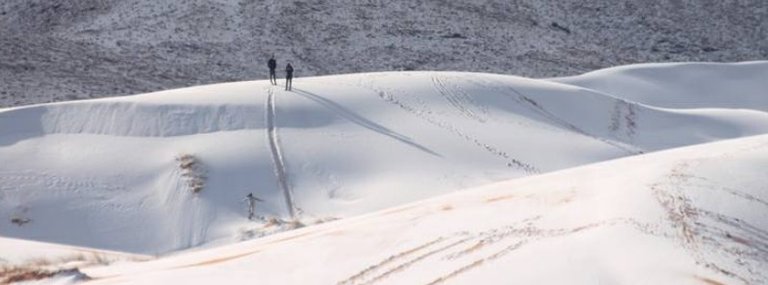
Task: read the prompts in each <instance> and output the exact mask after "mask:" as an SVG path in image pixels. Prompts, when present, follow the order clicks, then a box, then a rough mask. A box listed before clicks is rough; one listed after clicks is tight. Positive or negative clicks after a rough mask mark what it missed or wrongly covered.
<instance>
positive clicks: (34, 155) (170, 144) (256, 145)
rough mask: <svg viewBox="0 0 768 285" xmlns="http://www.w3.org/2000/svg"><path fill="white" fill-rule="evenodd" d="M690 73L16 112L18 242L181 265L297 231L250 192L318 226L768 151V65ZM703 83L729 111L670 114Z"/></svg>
mask: <svg viewBox="0 0 768 285" xmlns="http://www.w3.org/2000/svg"><path fill="white" fill-rule="evenodd" d="M685 66H686V69H680V66H679V65H666V64H665V65H642V66H630V67H625V68H621V69H616V70H606V71H601V72H598V73H593V74H587V75H584V76H582V77H576V78H558V79H553V80H533V79H526V78H520V77H514V76H504V75H493V74H476V73H456V72H406V73H371V74H353V75H340V76H325V77H313V78H299V79H296V80H295V82H294V87H295V88H294V90H293V91H292V92H286V91H283V90H282V88H281V87H280V86H276V87H272V86H270V85H269V84H268V82H265V81H254V82H238V83H226V84H217V85H208V86H201V87H193V88H185V89H178V90H171V91H164V92H157V93H151V94H143V95H136V96H128V97H120V98H109V99H99V100H87V101H77V102H69V103H55V104H44V105H35V106H28V107H18V108H11V109H4V110H0V161H2V163H0V217H2V219H3V220H2V221H0V235H1V236H3V237H12V238H22V239H29V240H37V241H45V242H53V243H63V244H70V245H77V246H87V247H93V248H100V249H108V250H116V251H124V252H131V253H138V254H153V255H154V254H164V253H170V252H174V251H178V250H183V249H190V248H198V247H200V246H215V245H220V244H226V243H231V242H235V241H239V240H245V239H251V238H254V237H259V236H261V235H265V234H269V233H272V232H275V231H280V230H283V229H286V228H291V227H294V226H295V225H291V224H280V223H277V224H276V225H275V223H274V222H269V223H266V224H265V223H261V222H251V221H248V220H247V219H246V218H245V216H246V205H245V203H244V202H243V201H242V199H243V198H244V197H245V195H246V194H247V193H249V192H253V193H255V194H256V196H257V197H259V198H261V199H264V200H265V201H264V202H263V203H259V204H258V209H257V212H258V213H257V214H259V215H261V216H264V217H266V218H270V217H278V218H281V219H284V220H290V219H292V217H291V216H294V217H293V218H296V219H298V220H300V221H301V222H303V223H305V224H313V223H317V222H323V221H327V220H331V219H336V218H345V217H349V216H353V215H358V214H363V213H369V212H371V211H375V210H380V209H384V208H387V207H392V206H396V205H401V204H403V203H406V202H413V201H416V200H420V199H424V198H429V197H434V196H436V195H440V194H445V193H450V192H453V191H456V190H462V189H466V188H470V187H475V186H480V185H483V184H487V183H491V182H497V181H503V180H508V179H513V178H519V177H524V176H530V175H535V174H540V173H545V172H550V171H555V170H561V169H566V168H570V167H575V166H579V165H585V164H589V163H594V162H599V161H605V160H610V159H614V158H620V157H625V156H631V155H637V154H641V153H646V152H649V151H656V150H662V149H667V148H672V147H679V146H686V145H693V144H699V143H705V142H712V141H716V140H721V139H728V138H737V137H742V136H750V135H756V134H763V133H768V113H766V112H765V110H766V109H767V108H768V107H766V104H765V103H766V102H765V96H764V95H765V90H768V83H766V82H765V81H764V80H762V79H763V78H761V77H760V76H756V75H755V74H756V73H757V74H766V73H768V63H766V62H755V63H742V64H727V65H712V64H688V65H685ZM640 71H642V72H640ZM705 71H706V72H705ZM688 73H693V74H694V75H685V74H688ZM654 74H656V75H654ZM696 74H704V75H706V76H702V77H701V80H702V81H705V82H706V84H710V85H712V86H718V88H719V89H711V88H706V89H703V90H704V91H707V92H709V93H706V94H707V95H706V96H707V98H709V99H708V100H707V102H710V103H711V104H704V103H701V102H699V101H695V102H693V103H691V104H690V105H685V104H683V103H685V100H678V101H677V102H676V103H675V104H674V106H673V105H672V104H666V103H663V102H667V101H665V99H664V98H672V97H673V95H674V96H677V97H674V98H697V97H696V96H698V95H697V94H699V93H700V92H702V89H701V88H697V86H699V85H697V82H696V81H695V80H680V78H681V77H693V78H695V75H696ZM718 74H723V76H718ZM673 75H677V76H673ZM622 82H624V84H626V86H627V88H622V85H621V84H622ZM638 82H641V83H642V82H645V83H647V84H646V85H645V88H646V89H642V88H640V87H638V86H637V85H638ZM648 84H653V86H648ZM582 86H584V87H582ZM654 86H655V87H654ZM707 86H709V85H707ZM641 87H642V86H641ZM589 88H594V89H589ZM643 90H647V91H643ZM658 90H676V91H675V92H673V93H670V94H671V95H670V94H668V93H663V92H657V91H658ZM685 90H692V91H690V92H689V93H686V92H685ZM717 90H725V91H728V92H717ZM734 94H738V96H741V97H737V98H752V99H750V100H751V101H748V102H749V103H743V104H741V103H739V104H737V103H733V102H736V101H738V100H736V99H734ZM718 96H719V97H718ZM660 97H663V98H660ZM718 98H720V99H718ZM745 101H747V100H746V99H745ZM660 102H661V103H660ZM722 102H726V103H724V104H719V103H722ZM584 183H587V182H584ZM591 183H597V182H596V181H593V182H591ZM489 209H490V208H489ZM11 220H14V221H16V222H17V223H22V224H21V225H16V224H14V223H11ZM24 222H26V223H24Z"/></svg>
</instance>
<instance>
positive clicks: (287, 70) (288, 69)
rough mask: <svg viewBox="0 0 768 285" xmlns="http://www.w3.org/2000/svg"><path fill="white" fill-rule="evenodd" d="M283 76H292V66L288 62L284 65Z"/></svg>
mask: <svg viewBox="0 0 768 285" xmlns="http://www.w3.org/2000/svg"><path fill="white" fill-rule="evenodd" d="M285 77H288V78H293V66H291V64H290V63H289V64H288V65H286V66H285Z"/></svg>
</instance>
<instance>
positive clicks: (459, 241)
mask: <svg viewBox="0 0 768 285" xmlns="http://www.w3.org/2000/svg"><path fill="white" fill-rule="evenodd" d="M766 166H768V136H765V135H763V136H757V137H750V138H742V139H736V140H730V141H726V142H718V143H713V144H707V145H700V146H692V147H686V148H681V149H675V150H670V151H663V152H659V153H654V154H647V155H642V156H637V157H631V158H625V159H620V160H615V161H610V162H605V163H598V164H594V165H589V166H583V167H577V168H574V169H569V170H564V171H560V172H556V173H551V174H544V175H540V176H535V177H530V178H523V179H516V180H512V181H506V182H502V183H497V184H493V185H489V186H485V187H482V188H478V189H473V190H466V191H463V192H461V193H454V194H450V195H446V196H442V197H438V198H435V199H430V200H426V201H421V202H417V203H412V204H407V205H403V206H400V207H396V208H391V209H388V210H385V211H381V212H377V213H374V214H370V215H366V216H364V217H359V218H351V219H347V220H343V221H338V222H334V223H331V224H325V225H318V226H313V227H308V228H305V229H300V230H296V231H292V232H288V233H282V234H277V235H274V236H270V237H267V238H264V239H260V240H255V241H251V242H245V243H240V244H236V245H232V246H226V247H221V248H217V249H214V250H205V251H199V252H194V253H190V254H181V255H176V256H171V257H167V258H162V259H159V260H156V261H150V262H146V263H135V264H124V265H118V266H113V267H102V268H90V269H85V270H84V272H85V273H86V274H88V275H89V276H91V277H94V278H95V282H93V284H123V283H130V284H160V283H169V282H174V283H184V284H207V283H213V282H221V281H224V282H226V283H228V284H253V283H254V282H257V283H259V284H510V283H515V284H766V283H768V271H766V270H765V269H766V268H768V191H766V190H768V189H766V185H768V176H766V175H765V169H766Z"/></svg>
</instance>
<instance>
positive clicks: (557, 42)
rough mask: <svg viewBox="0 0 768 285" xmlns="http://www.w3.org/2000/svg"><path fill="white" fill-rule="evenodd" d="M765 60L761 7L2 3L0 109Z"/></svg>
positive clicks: (294, 0)
mask: <svg viewBox="0 0 768 285" xmlns="http://www.w3.org/2000/svg"><path fill="white" fill-rule="evenodd" d="M270 54H275V55H276V56H277V58H278V59H279V60H280V62H279V63H280V66H281V67H282V66H284V65H285V62H286V61H288V60H290V61H293V63H294V66H295V67H297V68H298V69H297V72H298V76H301V77H305V76H310V75H323V74H339V73H350V72H363V71H391V70H462V71H477V72H493V73H505V74H520V75H525V76H563V75H572V74H576V73H580V72H586V71H591V70H594V69H597V68H602V67H608V66H616V65H621V64H629V63H638V62H662V61H744V60H759V59H765V58H768V2H766V1H763V0H740V1H699V0H670V1H634V0H619V1H603V0H586V1H585V0H556V1H555V0H548V1H543V0H515V1H507V0H483V1H478V0H452V1H438V0H420V1H382V0H367V1H357V0H334V1H324V0H263V1H253V0H237V1H236V0H185V1H176V0H156V1H146V0H80V1H51V0H3V1H0V78H3V80H2V81H0V107H8V106H18V105H24V104H31V103H44V102H51V101H62V100H73V99H84V98H94V97H104V96H114V95H119V94H133V93H141V92H148V91H155V90H164V89H170V88H178V87H184V86H192V85H200V84H204V83H218V82H224V81H239V80H251V79H254V78H266V76H267V74H266V67H265V66H264V65H265V61H266V59H267V58H268V57H269V55H270Z"/></svg>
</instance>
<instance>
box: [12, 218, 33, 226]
mask: <svg viewBox="0 0 768 285" xmlns="http://www.w3.org/2000/svg"><path fill="white" fill-rule="evenodd" d="M31 221H32V220H30V219H28V218H19V217H14V218H12V219H11V223H14V224H15V225H17V226H23V225H24V224H26V223H29V222H31Z"/></svg>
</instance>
